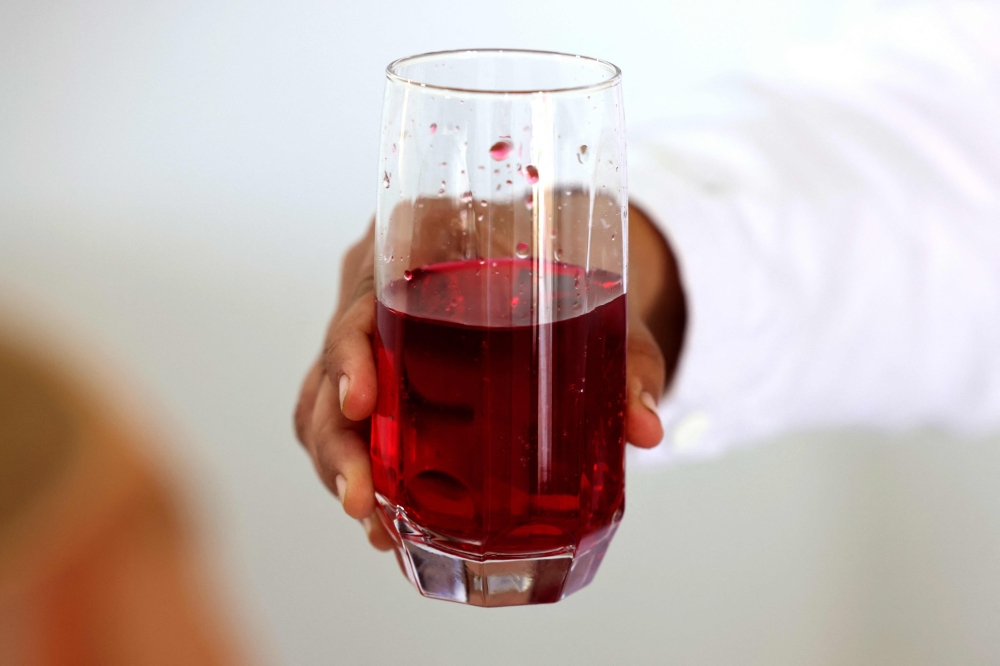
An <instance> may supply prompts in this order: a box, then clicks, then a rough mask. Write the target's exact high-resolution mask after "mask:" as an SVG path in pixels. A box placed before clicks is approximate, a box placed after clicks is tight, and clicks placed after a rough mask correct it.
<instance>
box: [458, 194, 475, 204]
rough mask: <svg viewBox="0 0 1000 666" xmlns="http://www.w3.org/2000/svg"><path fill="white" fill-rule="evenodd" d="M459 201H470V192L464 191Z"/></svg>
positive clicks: (464, 202)
mask: <svg viewBox="0 0 1000 666" xmlns="http://www.w3.org/2000/svg"><path fill="white" fill-rule="evenodd" d="M459 201H460V202H461V203H463V204H468V203H471V202H472V192H465V193H463V194H462V196H461V197H460V198H459Z"/></svg>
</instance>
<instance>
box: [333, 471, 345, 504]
mask: <svg viewBox="0 0 1000 666" xmlns="http://www.w3.org/2000/svg"><path fill="white" fill-rule="evenodd" d="M334 483H336V484H337V499H339V500H340V503H341V504H343V503H344V493H346V492H347V479H345V478H344V475H343V474H338V475H337V478H336V479H334Z"/></svg>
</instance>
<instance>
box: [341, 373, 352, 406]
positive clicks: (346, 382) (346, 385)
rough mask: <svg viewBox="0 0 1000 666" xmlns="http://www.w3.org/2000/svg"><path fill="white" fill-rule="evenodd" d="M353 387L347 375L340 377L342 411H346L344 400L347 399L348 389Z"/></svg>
mask: <svg viewBox="0 0 1000 666" xmlns="http://www.w3.org/2000/svg"><path fill="white" fill-rule="evenodd" d="M350 387H351V380H350V379H348V378H347V375H341V376H340V411H344V399H346V398H347V389H348V388H350Z"/></svg>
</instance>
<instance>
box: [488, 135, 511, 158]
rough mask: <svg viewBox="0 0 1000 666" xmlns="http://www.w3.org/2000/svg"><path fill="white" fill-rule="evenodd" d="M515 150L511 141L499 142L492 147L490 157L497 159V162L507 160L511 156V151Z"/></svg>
mask: <svg viewBox="0 0 1000 666" xmlns="http://www.w3.org/2000/svg"><path fill="white" fill-rule="evenodd" d="M513 149H514V144H513V143H511V142H510V141H506V140H503V141H497V142H496V143H494V144H493V145H492V146H490V157H492V158H493V159H495V160H496V161H497V162H499V161H501V160H505V159H507V156H508V155H510V151H511V150H513Z"/></svg>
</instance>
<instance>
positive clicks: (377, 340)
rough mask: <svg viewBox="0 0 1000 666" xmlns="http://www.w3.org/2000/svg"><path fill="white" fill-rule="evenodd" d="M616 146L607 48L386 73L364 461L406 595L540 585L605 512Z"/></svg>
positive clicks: (617, 472) (617, 427)
mask: <svg viewBox="0 0 1000 666" xmlns="http://www.w3.org/2000/svg"><path fill="white" fill-rule="evenodd" d="M625 154H626V151H625V125H624V115H623V111H622V94H621V72H620V71H619V70H618V68H617V67H615V66H614V65H612V64H611V63H607V62H603V61H600V60H596V59H594V58H587V57H584V56H577V55H567V54H559V53H546V52H541V51H516V50H514V51H512V50H507V49H478V50H462V51H446V52H438V53H428V54H423V55H417V56H413V57H410V58H403V59H401V60H398V61H396V62H394V63H392V64H390V65H389V67H388V68H387V70H386V87H385V97H384V105H383V111H382V131H381V143H380V148H379V164H378V187H377V192H378V197H377V200H378V203H377V206H376V211H375V226H374V229H373V234H374V240H375V255H374V278H375V284H374V291H375V295H376V299H377V304H376V318H377V322H376V323H377V326H376V330H375V331H374V335H373V336H372V337H373V338H374V340H373V344H374V347H375V351H376V365H377V370H378V401H377V406H376V410H375V413H374V415H373V417H372V422H371V460H372V475H373V479H374V482H375V493H376V499H377V500H378V504H379V508H380V510H379V511H378V515H379V517H380V519H381V520H382V523H383V524H384V525H385V527H386V528H387V529H388V530H389V533H390V535H391V536H392V538H393V539H394V541H395V550H396V556H397V559H398V561H399V563H400V566H401V567H402V569H403V572H404V573H405V575H406V576H407V578H408V579H409V580H410V581H411V582H412V583H413V584H414V586H415V587H416V588H417V590H419V591H420V593H421V594H422V595H424V596H427V597H431V598H435V599H444V600H448V601H455V602H459V603H466V604H472V605H478V606H510V605H516V604H536V603H547V602H552V601H557V600H559V599H561V598H563V597H565V596H566V595H568V594H570V593H572V592H574V591H576V590H578V589H580V588H581V587H583V586H585V585H586V584H587V583H589V582H590V580H591V579H592V578H593V576H594V574H595V572H596V571H597V568H598V565H599V564H600V562H601V559H602V557H603V556H604V553H605V551H606V550H607V547H608V544H609V542H610V540H611V538H612V535H613V534H614V531H615V529H616V527H617V525H618V523H619V521H620V520H621V516H622V511H623V507H624V465H623V463H624V442H625V439H624V423H625V334H626V320H627V316H626V294H627V291H628V288H627V284H626V279H625V278H624V276H627V275H628V240H627V231H628V223H627V222H628V219H627V211H628V194H627V191H626V182H625V181H626V178H625V175H626V169H625Z"/></svg>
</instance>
